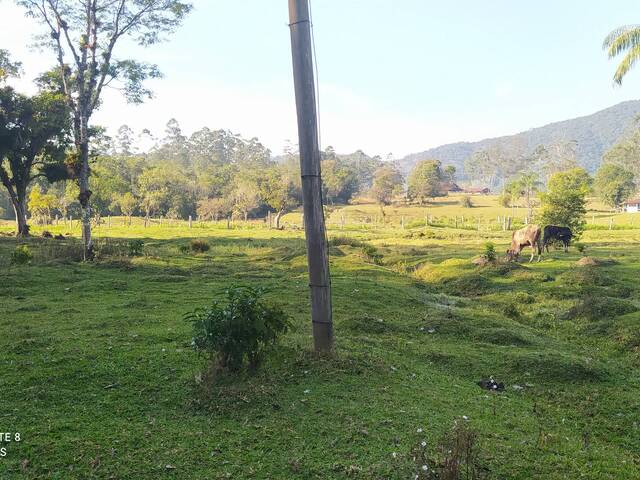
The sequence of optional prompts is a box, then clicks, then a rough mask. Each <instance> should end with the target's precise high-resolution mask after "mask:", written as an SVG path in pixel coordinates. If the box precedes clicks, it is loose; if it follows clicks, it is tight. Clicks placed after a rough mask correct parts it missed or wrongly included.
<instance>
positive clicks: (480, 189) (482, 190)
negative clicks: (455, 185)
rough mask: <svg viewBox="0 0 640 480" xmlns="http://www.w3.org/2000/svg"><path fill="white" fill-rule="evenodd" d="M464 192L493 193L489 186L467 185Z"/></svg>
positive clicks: (476, 193)
mask: <svg viewBox="0 0 640 480" xmlns="http://www.w3.org/2000/svg"><path fill="white" fill-rule="evenodd" d="M463 191H464V193H471V194H473V195H487V194H489V193H491V190H489V189H488V188H487V187H467V188H465V189H464V190H463Z"/></svg>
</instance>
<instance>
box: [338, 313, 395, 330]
mask: <svg viewBox="0 0 640 480" xmlns="http://www.w3.org/2000/svg"><path fill="white" fill-rule="evenodd" d="M344 326H345V327H346V328H348V329H349V330H350V331H351V332H353V333H355V334H359V333H360V334H362V333H366V334H383V333H396V332H398V331H400V328H399V327H398V326H397V325H396V324H393V323H391V322H388V321H386V320H384V319H382V318H376V317H372V316H370V315H362V316H357V317H350V318H348V319H347V320H345V322H344Z"/></svg>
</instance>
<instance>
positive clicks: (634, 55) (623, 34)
mask: <svg viewBox="0 0 640 480" xmlns="http://www.w3.org/2000/svg"><path fill="white" fill-rule="evenodd" d="M602 48H603V49H604V50H606V51H607V55H608V56H609V59H612V58H615V57H617V56H618V55H620V54H622V53H624V57H623V58H622V61H621V62H620V63H619V64H618V68H617V69H616V72H615V73H614V75H613V81H614V82H616V83H617V84H618V85H621V84H622V80H623V78H624V77H625V76H626V75H627V73H629V70H631V68H632V67H633V66H634V65H635V63H636V62H637V61H638V58H640V25H625V26H622V27H619V28H616V29H615V30H613V31H612V32H611V33H610V34H609V35H607V36H606V38H605V39H604V42H603V43H602Z"/></svg>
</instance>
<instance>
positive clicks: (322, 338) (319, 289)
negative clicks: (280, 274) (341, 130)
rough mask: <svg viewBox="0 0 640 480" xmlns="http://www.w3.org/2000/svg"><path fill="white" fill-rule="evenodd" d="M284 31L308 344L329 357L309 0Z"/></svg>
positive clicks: (300, 3)
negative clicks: (294, 118) (292, 96)
mask: <svg viewBox="0 0 640 480" xmlns="http://www.w3.org/2000/svg"><path fill="white" fill-rule="evenodd" d="M289 29H290V31H291V56H292V59H293V81H294V86H295V92H296V111H297V113H298V139H299V141H298V144H299V148H300V171H301V176H302V200H303V210H304V220H305V222H304V230H305V237H306V239H307V262H308V265H309V287H310V290H311V322H312V325H313V342H314V345H315V349H316V350H317V351H328V350H331V348H332V346H333V320H332V314H331V277H330V274H329V254H328V251H327V240H326V239H327V237H326V233H325V226H324V212H323V210H322V180H321V176H320V149H319V145H318V125H317V114H316V93H315V84H314V79H313V55H312V50H311V21H310V18H309V0H289Z"/></svg>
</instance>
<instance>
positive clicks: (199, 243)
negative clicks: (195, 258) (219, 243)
mask: <svg viewBox="0 0 640 480" xmlns="http://www.w3.org/2000/svg"><path fill="white" fill-rule="evenodd" d="M209 248H211V247H209V244H208V243H207V242H205V241H204V240H191V250H192V251H194V252H196V253H204V252H208V251H209Z"/></svg>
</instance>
